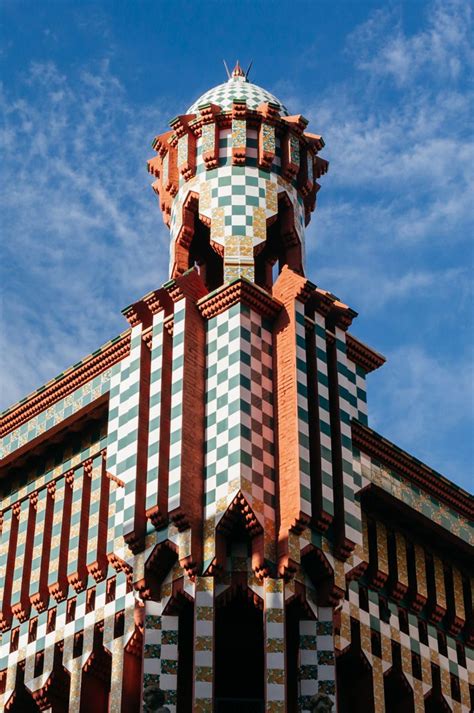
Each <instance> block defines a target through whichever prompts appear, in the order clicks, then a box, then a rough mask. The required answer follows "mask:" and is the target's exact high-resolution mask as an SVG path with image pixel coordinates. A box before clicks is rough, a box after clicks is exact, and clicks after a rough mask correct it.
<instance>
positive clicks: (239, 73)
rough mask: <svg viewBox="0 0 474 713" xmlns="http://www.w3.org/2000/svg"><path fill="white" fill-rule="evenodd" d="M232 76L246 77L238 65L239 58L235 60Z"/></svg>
mask: <svg viewBox="0 0 474 713" xmlns="http://www.w3.org/2000/svg"><path fill="white" fill-rule="evenodd" d="M232 76H233V77H244V79H246V76H245V72H244V70H243V69H242V67H241V66H240V64H239V60H237V63H236V65H235V67H234V69H233V70H232Z"/></svg>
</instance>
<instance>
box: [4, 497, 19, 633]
mask: <svg viewBox="0 0 474 713" xmlns="http://www.w3.org/2000/svg"><path fill="white" fill-rule="evenodd" d="M18 516H19V508H18V507H15V506H12V507H10V508H9V509H8V510H6V511H5V512H4V513H3V517H2V533H1V545H0V582H2V583H3V586H2V589H1V590H0V628H1V629H2V630H3V631H6V630H7V629H8V628H9V626H10V623H11V592H12V584H13V562H14V559H13V558H14V556H15V549H16V539H17V534H18Z"/></svg>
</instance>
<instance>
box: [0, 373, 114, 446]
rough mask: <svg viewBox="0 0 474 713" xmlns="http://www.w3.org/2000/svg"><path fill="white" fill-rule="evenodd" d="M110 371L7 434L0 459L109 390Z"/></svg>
mask: <svg viewBox="0 0 474 713" xmlns="http://www.w3.org/2000/svg"><path fill="white" fill-rule="evenodd" d="M110 376H111V370H110V369H109V370H107V371H103V372H102V373H101V374H99V375H98V376H96V377H95V378H94V379H92V380H91V381H88V382H87V384H84V386H81V387H80V388H79V389H76V391H74V392H73V393H72V394H69V395H68V396H66V397H65V398H64V399H61V401H57V402H56V403H55V404H53V406H50V407H49V408H48V409H46V410H45V411H42V412H41V413H40V414H38V416H35V417H34V418H31V419H30V420H29V421H27V423H24V424H23V425H22V426H20V427H19V428H17V429H16V430H14V431H12V432H11V433H9V434H7V435H6V436H5V437H4V438H3V439H2V443H1V457H2V458H3V457H5V456H7V455H9V454H10V453H13V451H15V450H17V449H18V448H21V447H22V446H24V445H25V444H26V443H28V442H29V441H32V440H33V439H34V438H37V437H38V436H40V435H41V434H43V433H45V432H46V431H49V429H50V428H53V426H56V425H57V424H58V423H61V421H64V420H65V419H66V418H69V416H72V415H73V414H74V413H76V412H77V411H80V410H81V409H82V408H84V406H87V405H88V404H90V403H92V402H93V401H95V400H96V399H98V398H99V397H100V396H102V395H103V394H106V393H107V391H108V390H109V385H110Z"/></svg>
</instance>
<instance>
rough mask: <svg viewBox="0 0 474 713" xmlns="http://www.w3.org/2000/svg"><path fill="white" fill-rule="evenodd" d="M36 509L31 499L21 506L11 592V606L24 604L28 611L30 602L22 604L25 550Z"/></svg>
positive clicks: (24, 501) (27, 499)
mask: <svg viewBox="0 0 474 713" xmlns="http://www.w3.org/2000/svg"><path fill="white" fill-rule="evenodd" d="M35 514H36V513H35V509H34V508H33V506H32V504H31V501H30V498H26V499H25V500H23V502H22V503H21V506H20V512H19V515H18V535H17V540H16V552H15V561H14V565H13V567H14V569H13V584H12V592H11V606H12V608H13V607H14V606H15V605H19V604H23V606H24V608H25V609H26V611H28V609H29V602H28V603H27V602H26V601H23V602H21V596H22V590H23V587H24V582H23V571H24V567H25V550H26V546H27V534H28V523H29V520H30V518H31V520H32V521H33V522H34V519H35Z"/></svg>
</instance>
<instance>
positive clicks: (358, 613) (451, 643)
mask: <svg viewBox="0 0 474 713" xmlns="http://www.w3.org/2000/svg"><path fill="white" fill-rule="evenodd" d="M368 609H369V611H365V610H364V609H362V608H361V607H360V595H359V585H358V583H357V582H351V583H350V585H349V588H348V599H345V600H344V602H343V606H342V614H341V617H342V619H341V635H340V636H337V637H336V646H337V648H339V649H343V648H345V647H346V646H347V645H349V643H350V618H353V619H356V620H357V621H359V622H360V627H361V646H362V650H363V653H364V655H365V656H366V658H367V659H368V661H369V663H370V664H371V666H372V673H373V682H374V699H375V709H376V711H378V712H380V713H383V711H385V698H384V687H383V676H384V674H386V673H387V672H388V671H389V670H390V668H391V666H392V641H394V642H396V643H398V644H400V646H401V662H402V670H403V674H404V676H405V677H406V679H407V681H408V683H409V684H410V686H411V687H412V688H413V691H414V694H415V700H416V699H417V698H418V699H419V700H420V701H421V704H422V707H421V708H420V710H421V711H424V703H423V698H424V696H426V694H427V693H429V691H430V690H431V688H432V685H433V684H432V678H431V665H432V664H435V665H436V666H439V668H440V673H441V688H442V693H443V696H444V698H445V699H446V701H447V703H448V705H449V706H450V707H451V710H453V711H460V712H461V713H468V711H469V673H468V668H466V667H465V666H462V665H460V664H459V660H458V656H457V650H456V642H455V639H453V638H452V637H450V636H446V643H447V647H446V650H447V655H444V654H442V653H440V651H439V645H438V636H437V631H436V628H435V627H434V626H433V625H431V624H429V625H428V643H423V642H422V641H421V640H420V636H419V627H418V618H417V617H416V616H415V615H414V614H412V613H408V633H405V632H404V631H402V630H401V627H400V620H399V614H398V607H397V606H396V605H395V604H394V603H393V602H389V610H390V618H389V621H384V620H382V619H380V614H379V612H380V603H379V595H378V594H377V593H376V592H373V591H371V590H369V607H368ZM371 632H376V633H377V634H379V635H380V641H381V653H382V655H381V657H380V658H379V657H378V656H375V655H374V654H373V653H372V648H371ZM412 653H413V654H415V655H419V656H420V660H421V679H418V678H416V676H415V675H414V673H413V670H412ZM469 653H470V650H469V649H468V648H466V654H467V657H468V655H469ZM469 663H470V662H469ZM469 663H468V667H469ZM451 675H453V676H455V677H456V678H457V679H458V680H459V684H460V691H461V703H459V702H457V701H455V700H453V698H452V695H451V679H450V676H451Z"/></svg>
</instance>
